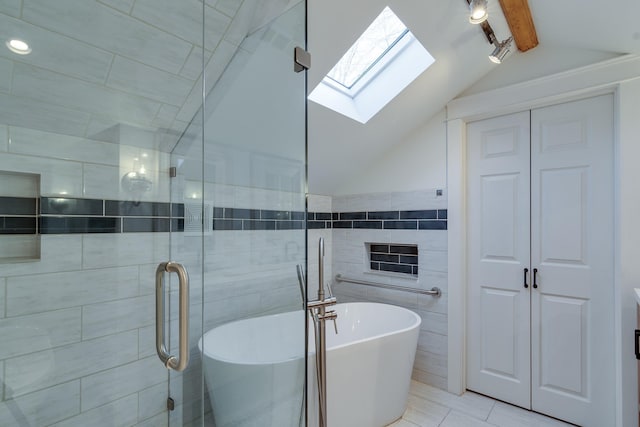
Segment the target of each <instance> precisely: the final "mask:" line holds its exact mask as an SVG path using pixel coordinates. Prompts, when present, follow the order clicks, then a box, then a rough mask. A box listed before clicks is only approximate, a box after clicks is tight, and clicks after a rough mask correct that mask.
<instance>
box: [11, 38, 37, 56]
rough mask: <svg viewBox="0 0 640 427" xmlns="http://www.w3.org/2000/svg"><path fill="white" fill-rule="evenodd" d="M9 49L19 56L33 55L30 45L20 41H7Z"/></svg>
mask: <svg viewBox="0 0 640 427" xmlns="http://www.w3.org/2000/svg"><path fill="white" fill-rule="evenodd" d="M7 48H9V50H10V51H11V52H13V53H17V54H18V55H28V54H30V53H31V48H30V47H29V44H28V43H27V42H25V41H23V40H20V39H10V40H7Z"/></svg>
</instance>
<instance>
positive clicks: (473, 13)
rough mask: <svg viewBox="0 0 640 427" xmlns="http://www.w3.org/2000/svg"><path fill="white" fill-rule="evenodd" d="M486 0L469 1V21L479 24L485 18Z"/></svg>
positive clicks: (487, 14) (486, 15) (486, 14)
mask: <svg viewBox="0 0 640 427" xmlns="http://www.w3.org/2000/svg"><path fill="white" fill-rule="evenodd" d="M488 17H489V13H488V12H487V0H471V1H470V2H469V22H471V23H472V24H480V23H482V22H484V21H486V20H487V18H488Z"/></svg>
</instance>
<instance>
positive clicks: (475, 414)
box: [388, 381, 573, 427]
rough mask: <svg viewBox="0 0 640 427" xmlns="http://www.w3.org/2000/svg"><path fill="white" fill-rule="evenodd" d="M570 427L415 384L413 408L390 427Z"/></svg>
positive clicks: (411, 398)
mask: <svg viewBox="0 0 640 427" xmlns="http://www.w3.org/2000/svg"><path fill="white" fill-rule="evenodd" d="M495 426H498V427H568V426H573V425H572V424H567V423H563V422H562V421H558V420H555V419H553V418H549V417H545V416H544V415H540V414H536V413H535V412H530V411H526V410H524V409H521V408H518V407H515V406H512V405H508V404H506V403H502V402H499V401H497V400H493V399H490V398H488V397H485V396H482V395H479V394H476V393H472V392H467V393H465V394H463V395H462V396H456V395H454V394H451V393H447V392H446V391H444V390H440V389H438V388H435V387H431V386H429V385H426V384H423V383H420V382H417V381H412V382H411V390H410V392H409V404H408V407H407V410H406V412H405V413H404V415H403V417H402V419H400V420H398V421H396V422H395V423H393V424H391V425H389V426H388V427H495Z"/></svg>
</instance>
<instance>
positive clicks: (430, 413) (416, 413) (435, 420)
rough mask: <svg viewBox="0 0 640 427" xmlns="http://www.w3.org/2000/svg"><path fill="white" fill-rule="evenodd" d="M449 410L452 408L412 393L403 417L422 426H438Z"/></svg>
mask: <svg viewBox="0 0 640 427" xmlns="http://www.w3.org/2000/svg"><path fill="white" fill-rule="evenodd" d="M449 411H451V409H449V408H447V407H446V406H442V405H439V404H437V403H434V402H431V401H429V400H427V399H424V398H422V397H419V396H416V395H413V394H410V395H409V403H408V405H407V410H406V412H405V413H404V415H403V416H402V418H403V419H404V420H406V421H410V422H412V423H414V424H417V425H419V426H420V427H437V426H439V425H440V423H441V422H442V420H444V419H445V417H446V416H447V414H448V413H449Z"/></svg>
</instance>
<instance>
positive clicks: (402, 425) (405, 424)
mask: <svg viewBox="0 0 640 427" xmlns="http://www.w3.org/2000/svg"><path fill="white" fill-rule="evenodd" d="M387 427H421V426H418V425H417V424H414V423H410V422H409V421H406V420H404V419H402V418H401V419H399V420H398V421H396V422H395V423H393V424H389V425H388V426H387Z"/></svg>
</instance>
